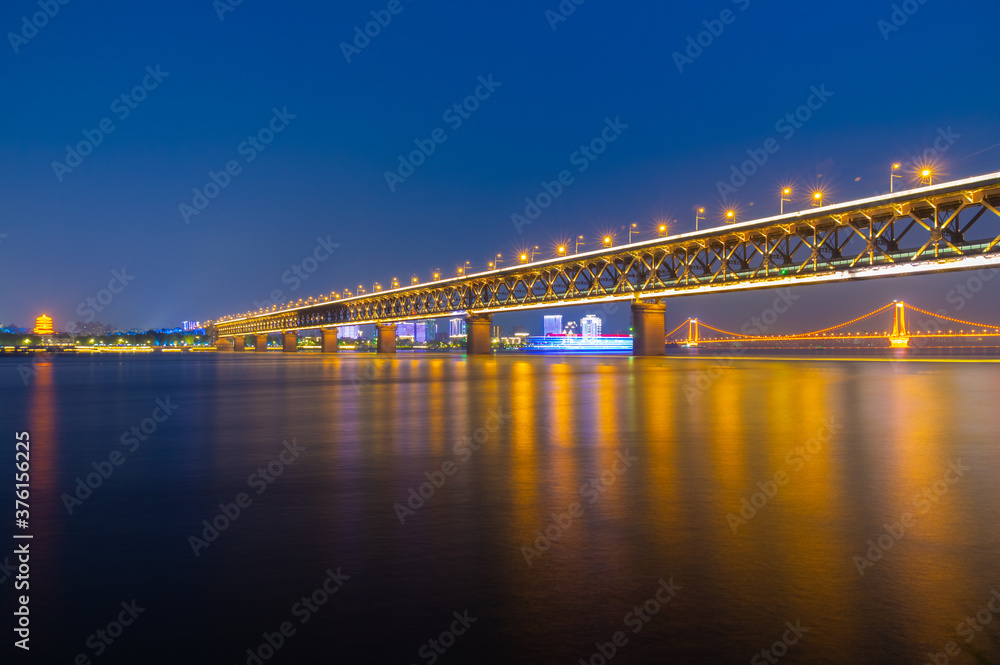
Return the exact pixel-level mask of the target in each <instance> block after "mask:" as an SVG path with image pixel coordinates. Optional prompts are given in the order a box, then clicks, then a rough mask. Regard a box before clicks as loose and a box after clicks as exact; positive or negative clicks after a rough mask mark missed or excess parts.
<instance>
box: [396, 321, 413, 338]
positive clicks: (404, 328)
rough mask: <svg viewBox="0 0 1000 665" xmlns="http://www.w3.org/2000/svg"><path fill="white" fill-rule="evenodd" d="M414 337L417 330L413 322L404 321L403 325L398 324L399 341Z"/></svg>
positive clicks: (397, 335) (397, 334) (397, 336)
mask: <svg viewBox="0 0 1000 665" xmlns="http://www.w3.org/2000/svg"><path fill="white" fill-rule="evenodd" d="M414 335H415V330H414V326H413V322H412V321H404V322H403V323H397V324H396V338H397V339H404V338H405V339H413V337H414Z"/></svg>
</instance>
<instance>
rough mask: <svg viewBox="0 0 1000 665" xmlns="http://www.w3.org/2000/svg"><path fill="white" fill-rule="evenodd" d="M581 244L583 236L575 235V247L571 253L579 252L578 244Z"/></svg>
mask: <svg viewBox="0 0 1000 665" xmlns="http://www.w3.org/2000/svg"><path fill="white" fill-rule="evenodd" d="M582 244H583V236H577V237H576V248H574V249H573V253H574V254H579V253H580V245H582Z"/></svg>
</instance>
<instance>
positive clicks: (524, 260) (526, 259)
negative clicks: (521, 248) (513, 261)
mask: <svg viewBox="0 0 1000 665" xmlns="http://www.w3.org/2000/svg"><path fill="white" fill-rule="evenodd" d="M527 262H528V255H527V254H525V253H524V252H522V253H521V263H527Z"/></svg>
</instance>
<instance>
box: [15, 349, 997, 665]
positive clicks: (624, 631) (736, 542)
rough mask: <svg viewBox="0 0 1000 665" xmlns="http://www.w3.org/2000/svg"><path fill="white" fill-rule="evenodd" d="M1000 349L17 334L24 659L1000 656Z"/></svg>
mask: <svg viewBox="0 0 1000 665" xmlns="http://www.w3.org/2000/svg"><path fill="white" fill-rule="evenodd" d="M18 367H20V371H19V370H18ZM998 369H1000V366H998V365H997V364H996V363H994V362H983V361H972V362H969V361H961V360H950V361H943V362H893V361H880V360H874V359H863V358H852V359H843V360H838V359H836V358H812V359H800V360H796V359H790V358H780V359H770V360H768V359H760V360H752V359H737V360H721V361H718V360H713V359H711V358H700V359H699V358H656V359H648V358H647V359H633V358H631V357H621V356H607V357H599V356H597V357H573V358H559V357H552V356H519V355H503V356H496V357H494V358H467V357H464V356H463V355H460V354H450V355H449V354H440V355H434V354H420V353H400V354H399V355H397V356H395V357H393V358H390V359H381V358H379V359H376V358H375V357H374V356H370V355H368V356H365V355H355V354H341V355H339V356H323V357H321V356H319V355H308V354H297V355H296V356H293V357H289V356H285V355H282V354H266V355H256V354H249V353H248V354H228V355H226V354H219V355H216V354H203V355H200V354H190V355H189V354H184V355H181V354H176V355H171V354H162V355H161V354H157V355H156V356H150V355H122V356H110V355H106V356H101V357H94V358H90V357H76V358H53V359H49V360H43V361H41V362H38V363H35V364H26V362H25V360H24V359H17V358H7V359H2V360H0V397H2V401H0V408H2V413H0V423H2V425H3V430H2V431H3V433H4V434H3V436H4V437H5V438H6V439H7V441H8V446H7V450H8V454H6V455H5V462H4V471H5V473H4V478H6V479H7V482H8V483H9V485H10V487H11V490H8V489H7V488H6V487H5V488H4V490H3V491H4V492H5V494H6V493H7V492H8V491H12V490H13V480H12V478H13V472H14V469H13V453H14V433H15V432H19V431H27V432H28V433H29V435H30V441H31V499H30V504H31V507H30V514H31V518H30V527H29V529H28V530H27V531H28V532H30V534H31V535H32V536H33V539H32V540H31V545H30V548H31V552H32V555H31V560H30V593H31V596H30V609H31V615H30V616H31V629H32V632H31V654H30V659H25V660H23V661H21V660H19V661H17V662H32V663H34V662H37V663H43V662H44V663H51V664H53V665H56V664H58V665H62V664H64V663H65V664H68V663H74V662H81V663H82V662H87V661H84V660H75V659H79V658H81V656H82V657H83V658H86V659H88V661H89V662H92V663H101V664H104V663H144V664H147V663H213V664H214V663H227V664H229V663H240V664H242V663H248V662H249V663H294V664H300V663H336V662H345V663H346V662H351V663H400V664H404V665H405V664H407V663H432V662H439V663H444V664H447V663H579V662H581V660H582V662H584V663H594V664H599V663H602V662H605V661H607V662H609V663H702V662H703V663H746V662H760V663H766V662H778V661H780V662H782V663H919V662H935V661H934V660H931V658H932V656H931V655H930V654H937V655H936V656H933V657H934V658H935V659H937V660H936V662H939V663H942V662H949V663H984V662H998V660H1000V528H998V525H1000V520H998V515H1000V483H998V482H997V478H998V472H1000V445H998V435H997V433H998V426H1000V408H998V404H1000V372H998ZM133 428H135V429H133ZM6 495H7V496H8V497H10V494H6ZM237 511H238V513H237ZM12 518H13V515H11V516H10V517H9V518H5V523H6V524H8V525H9V527H10V528H11V529H13V530H15V531H18V530H17V529H15V528H14V523H13V520H12ZM5 550H7V551H0V562H3V557H8V555H9V554H10V553H11V552H12V551H13V546H11V547H10V548H7V547H5ZM11 561H13V556H12V555H11V556H9V558H8V562H7V564H6V566H5V567H4V568H3V569H0V577H4V581H3V582H2V583H0V588H3V590H4V594H3V597H4V598H5V601H4V602H5V606H4V610H5V611H4V613H3V614H4V616H5V617H7V618H6V619H5V621H6V622H10V623H11V626H9V627H8V626H7V625H5V626H4V633H5V634H7V635H11V634H12V633H11V632H10V627H13V625H12V624H13V621H12V616H11V612H13V609H14V600H13V598H14V596H15V593H14V589H13V585H14V583H15V581H16V580H15V579H12V578H11V575H10V573H12V571H11V570H10V568H9V566H10V562H11ZM15 563H16V562H15ZM18 593H20V592H18ZM123 603H124V605H123ZM991 607H992V611H991V609H990V608H991ZM123 608H124V609H123ZM970 622H971V623H970ZM109 624H110V625H109ZM282 630H284V634H282ZM98 631H101V632H98ZM102 636H103V637H102ZM4 648H5V649H8V646H7V645H5V647H4ZM762 650H766V653H762ZM602 652H603V653H602ZM755 655H759V656H760V657H759V658H758V659H756V660H754V657H755ZM941 659H944V660H941ZM5 662H7V661H6V660H5Z"/></svg>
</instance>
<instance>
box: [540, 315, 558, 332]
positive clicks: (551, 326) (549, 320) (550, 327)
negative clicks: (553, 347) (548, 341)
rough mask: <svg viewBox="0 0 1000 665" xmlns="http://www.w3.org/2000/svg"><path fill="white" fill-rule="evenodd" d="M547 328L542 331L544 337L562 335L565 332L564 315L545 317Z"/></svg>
mask: <svg viewBox="0 0 1000 665" xmlns="http://www.w3.org/2000/svg"><path fill="white" fill-rule="evenodd" d="M544 321H545V327H544V329H543V331H542V334H543V335H561V334H562V331H563V327H562V314H550V315H548V316H546V317H545V319H544Z"/></svg>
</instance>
